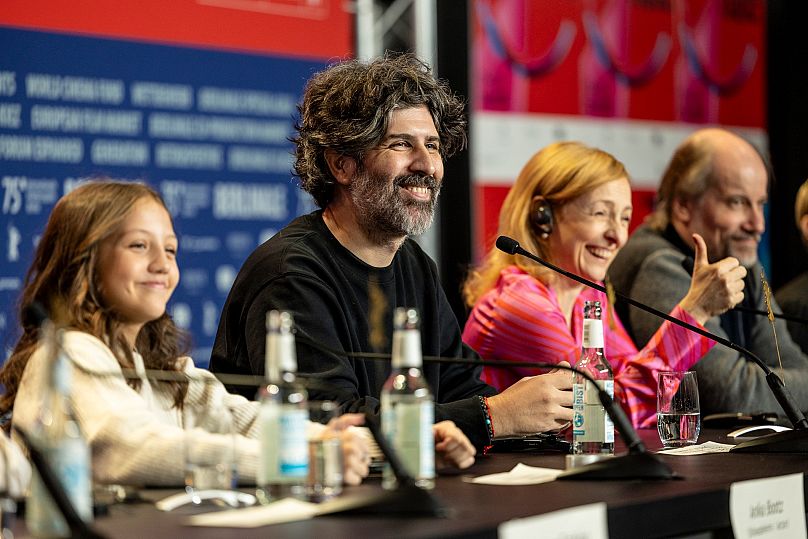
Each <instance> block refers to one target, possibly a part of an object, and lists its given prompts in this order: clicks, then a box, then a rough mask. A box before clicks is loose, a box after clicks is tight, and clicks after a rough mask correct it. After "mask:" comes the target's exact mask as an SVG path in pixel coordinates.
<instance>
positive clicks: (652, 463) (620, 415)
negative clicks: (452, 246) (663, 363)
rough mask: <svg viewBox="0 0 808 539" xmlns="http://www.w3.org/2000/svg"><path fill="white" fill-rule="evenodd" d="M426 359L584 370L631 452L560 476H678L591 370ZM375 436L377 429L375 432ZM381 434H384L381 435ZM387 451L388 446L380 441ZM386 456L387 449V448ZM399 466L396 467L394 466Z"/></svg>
mask: <svg viewBox="0 0 808 539" xmlns="http://www.w3.org/2000/svg"><path fill="white" fill-rule="evenodd" d="M295 338H296V340H298V341H299V342H301V343H304V344H306V345H308V346H311V347H312V348H314V349H316V350H319V351H320V352H323V353H326V354H332V355H338V356H347V357H352V358H355V359H363V360H374V361H390V354H380V353H373V352H346V351H344V350H335V349H333V348H331V347H329V346H325V345H323V344H322V343H319V342H317V341H315V340H313V339H309V338H308V337H305V336H302V335H297V336H296V337H295ZM423 361H424V363H459V364H462V365H472V366H475V367H476V366H484V367H494V368H505V367H523V368H524V367H531V368H536V369H562V370H566V371H570V372H574V373H576V374H580V375H581V376H583V377H584V378H586V379H587V380H589V381H590V382H592V383H593V384H595V387H597V388H598V399H600V402H601V404H602V405H603V408H604V410H605V411H606V413H607V414H608V415H609V417H610V418H611V420H612V423H614V428H615V429H616V430H617V432H619V433H620V434H621V435H622V436H623V439H624V441H625V444H626V448H627V449H628V454H627V455H623V456H620V457H614V458H608V459H604V460H602V461H598V462H595V463H592V464H588V465H586V466H581V467H577V468H574V469H571V470H567V471H565V472H564V473H562V474H561V475H559V476H558V479H568V480H598V479H674V478H676V477H677V476H676V474H675V473H674V472H673V470H671V468H670V467H669V466H668V465H667V464H665V463H664V462H663V461H662V460H661V459H660V458H659V457H657V456H656V455H654V454H652V453H649V452H648V450H647V449H646V447H645V444H644V443H643V442H642V440H641V439H640V437H639V435H638V434H637V431H636V430H634V427H633V426H632V425H631V421H629V419H628V417H626V413H625V412H624V411H623V409H622V408H621V407H620V406H619V405H617V403H615V402H614V399H612V397H611V396H610V395H609V394H608V393H607V392H606V391H605V390H604V389H603V388H601V387H600V385H599V384H597V383H596V382H595V379H594V378H593V377H592V375H591V374H589V373H588V372H585V371H581V370H578V369H576V368H575V367H569V366H566V365H557V364H555V363H541V362H536V361H488V360H484V359H466V358H455V357H438V356H423ZM374 436H375V433H374ZM380 437H381V436H380ZM380 448H381V449H382V450H383V451H384V448H383V447H382V446H381V445H380ZM385 456H387V455H386V452H385ZM394 470H395V469H394Z"/></svg>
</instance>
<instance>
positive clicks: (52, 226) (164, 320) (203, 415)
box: [0, 181, 369, 485]
mask: <svg viewBox="0 0 808 539" xmlns="http://www.w3.org/2000/svg"><path fill="white" fill-rule="evenodd" d="M177 243H178V242H177V237H176V234H175V233H174V227H173V225H172V221H171V217H170V216H169V213H168V210H167V209H166V207H165V204H164V203H163V201H162V199H161V198H160V196H159V195H158V194H157V193H155V192H154V191H153V190H152V189H150V188H149V187H147V186H145V185H141V184H137V183H123V182H112V181H104V182H92V183H87V184H84V185H82V186H80V187H78V188H77V189H75V190H74V191H72V192H71V193H70V194H68V195H66V196H64V197H63V198H62V199H61V200H60V201H59V202H58V203H57V204H56V206H55V207H54V209H53V212H52V213H51V216H50V219H49V220H48V224H47V227H46V229H45V232H44V234H43V235H42V239H41V240H40V242H39V245H38V246H37V249H36V253H35V255H34V261H33V264H32V265H31V268H30V269H29V271H28V275H27V277H26V285H25V289H24V290H23V294H22V301H21V305H22V306H27V305H30V304H32V303H34V302H38V303H39V304H41V305H43V306H44V307H45V308H46V309H47V310H48V312H49V313H50V316H51V318H52V319H53V321H54V323H55V324H56V325H57V326H59V327H64V328H66V331H65V332H64V335H63V349H64V352H65V354H66V356H67V357H68V358H69V362H68V363H69V365H70V367H71V368H70V371H71V372H70V378H71V391H70V399H71V401H72V404H73V407H74V410H75V412H76V415H77V419H78V421H79V423H80V425H81V427H82V430H83V432H84V435H85V436H86V437H87V441H88V443H89V445H90V447H91V450H92V469H93V477H94V479H95V480H96V481H98V482H105V483H122V484H134V485H144V484H147V485H180V484H182V482H183V468H184V459H183V443H185V440H186V437H187V436H188V434H187V433H186V432H185V430H184V429H183V425H184V424H185V423H186V422H187V421H188V420H189V419H192V420H193V424H194V426H195V427H201V428H195V429H194V430H193V431H192V436H193V443H194V446H195V448H196V449H197V450H198V452H199V453H200V454H204V455H207V456H209V457H210V459H211V460H213V459H216V458H217V456H218V455H221V454H224V453H225V452H227V451H229V450H230V448H231V447H232V443H233V439H232V437H231V436H229V435H227V436H225V435H223V434H217V431H218V432H221V431H222V430H223V428H224V427H223V426H222V423H223V421H222V420H221V417H222V415H223V414H222V410H223V409H226V410H227V411H228V412H229V414H230V416H231V417H232V422H233V424H234V425H235V428H234V430H235V431H236V432H237V435H236V445H237V448H236V449H237V454H238V468H239V474H240V476H241V477H242V478H245V479H246V480H248V481H249V480H254V479H255V475H256V467H257V457H258V454H259V444H258V441H257V440H256V439H255V438H256V436H257V428H258V425H257V421H256V416H257V412H258V404H257V403H256V402H251V401H248V400H246V399H244V398H243V397H240V396H236V395H231V394H229V393H227V391H226V390H225V389H224V387H223V386H222V384H221V383H219V382H218V380H216V379H215V378H214V377H213V375H212V374H210V373H209V372H208V371H205V370H201V369H197V368H195V367H194V364H193V361H192V360H191V359H190V358H189V357H187V356H185V355H184V352H185V344H186V343H185V339H184V338H183V334H182V332H181V331H180V330H179V329H178V328H177V327H176V326H175V325H174V322H173V321H172V320H171V317H169V316H168V314H166V303H167V302H168V300H169V298H170V297H171V294H172V292H173V291H174V289H175V288H176V286H177V283H178V281H179V270H178V268H177V260H176V256H177ZM47 367H48V365H47V358H46V353H45V350H44V347H43V346H41V345H40V342H39V340H38V328H36V327H34V326H33V325H32V324H26V323H24V324H23V335H22V336H21V337H20V339H19V341H18V342H17V345H16V346H15V348H14V352H13V353H12V355H11V357H10V358H9V359H8V361H7V362H6V363H5V365H4V366H3V369H2V371H0V382H1V383H2V384H3V385H4V386H5V389H6V392H5V394H4V395H3V396H2V399H0V412H2V413H6V412H10V411H12V410H13V416H12V422H13V423H14V424H15V425H18V426H20V427H22V428H23V429H24V430H26V431H30V429H31V428H32V427H33V426H34V422H35V420H36V416H37V412H38V409H39V406H40V403H41V398H42V395H41V388H42V387H44V384H45V377H46V376H47V374H48V373H47ZM122 369H134V370H135V372H137V373H138V376H139V378H137V379H128V380H127V379H126V378H124V376H123V373H122ZM145 369H154V370H161V371H169V372H174V373H177V374H184V375H187V380H186V379H184V378H183V377H180V378H179V379H180V380H181V381H149V380H148V379H147V377H146V373H145ZM361 421H362V417H361V416H359V415H356V414H348V415H345V416H343V417H342V418H340V425H332V426H330V427H329V428H331V429H340V428H343V427H344V426H347V425H348V424H358V423H361ZM340 436H341V437H342V441H343V451H344V457H345V458H344V463H345V470H344V471H345V473H344V478H345V482H346V483H349V484H358V483H360V482H361V480H362V477H364V476H366V475H367V472H368V463H369V459H368V450H367V446H366V444H365V442H364V441H363V440H362V439H361V438H360V437H359V436H358V435H356V434H354V432H353V431H352V430H350V429H348V430H342V431H341V433H340Z"/></svg>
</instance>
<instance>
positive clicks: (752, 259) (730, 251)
mask: <svg viewBox="0 0 808 539" xmlns="http://www.w3.org/2000/svg"><path fill="white" fill-rule="evenodd" d="M751 237H753V238H754V239H755V242H756V243H755V248H754V249H753V250H750V249H748V248H737V249H736V248H735V246H734V245H733V241H732V239H730V240H727V242H726V245H725V252H726V255H725V256H734V257H735V258H737V259H738V262H740V263H741V266H744V267H746V268H751V267H752V266H754V265H755V264H756V263H757V261H758V254H757V251H758V247H759V245H760V236H758V235H753V236H751ZM747 238H749V237H748V236H747Z"/></svg>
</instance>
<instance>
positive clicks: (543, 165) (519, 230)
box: [463, 141, 628, 306]
mask: <svg viewBox="0 0 808 539" xmlns="http://www.w3.org/2000/svg"><path fill="white" fill-rule="evenodd" d="M620 178H626V179H628V173H627V172H626V168H625V167H624V166H623V163H621V162H620V161H618V160H617V159H615V158H614V157H613V156H612V155H611V154H609V153H607V152H604V151H603V150H599V149H597V148H592V147H590V146H586V145H585V144H583V143H581V142H575V141H568V142H556V143H554V144H550V145H549V146H547V147H545V148H543V149H542V150H541V151H539V152H538V153H536V154H534V155H533V157H531V158H530V160H528V162H527V163H526V164H525V166H524V167H523V168H522V171H521V172H520V173H519V176H518V177H517V178H516V182H515V183H514V184H513V186H512V187H511V190H510V191H509V192H508V196H507V197H506V198H505V202H504V203H503V205H502V209H501V210H500V212H499V229H498V231H497V235H498V236H499V235H504V236H510V237H511V238H513V239H515V240H516V241H518V242H519V244H520V245H521V246H522V247H524V248H525V249H526V250H528V251H530V252H533V253H536V254H537V255H538V256H540V257H541V258H543V259H544V260H547V261H549V262H553V254H552V253H551V252H550V250H549V242H548V241H547V240H546V239H542V238H541V237H540V236H539V235H538V234H537V233H536V230H535V228H534V226H533V224H532V220H531V216H530V211H531V207H532V201H533V198H534V197H536V196H540V197H543V198H544V199H545V200H546V201H547V203H549V205H550V207H551V209H552V211H553V214H554V216H555V215H558V211H559V210H560V209H561V208H562V207H563V206H564V205H565V204H567V203H569V202H570V201H572V200H573V199H575V198H577V197H579V196H581V195H583V194H584V193H587V192H589V191H591V190H592V189H595V188H596V187H599V186H600V185H603V184H605V183H608V182H610V181H613V180H618V179H620ZM508 266H517V267H519V268H521V269H522V270H524V271H525V272H527V273H529V274H530V275H532V276H534V277H535V278H536V279H539V280H540V281H542V282H544V283H548V284H549V283H550V282H551V280H552V279H553V276H554V274H553V273H552V271H551V270H549V269H547V268H545V267H544V266H541V265H539V264H537V263H535V262H532V261H530V260H528V259H527V258H525V257H522V256H517V255H510V254H507V253H505V252H503V251H500V250H499V249H497V248H496V247H494V248H493V249H491V250H490V251H489V252H488V253H487V254H486V256H485V258H484V259H483V261H482V263H481V264H480V265H479V266H477V267H476V268H473V269H472V270H471V271H470V272H469V276H468V278H467V279H466V282H465V284H464V285H463V297H464V299H465V301H466V304H467V305H468V306H473V305H474V304H475V303H476V302H477V300H479V299H480V297H481V296H482V295H483V294H485V293H486V292H488V291H489V290H490V289H491V288H493V287H494V285H495V284H496V282H497V279H498V278H499V274H500V272H501V271H502V270H503V269H505V268H506V267H508Z"/></svg>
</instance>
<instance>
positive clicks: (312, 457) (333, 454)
mask: <svg viewBox="0 0 808 539" xmlns="http://www.w3.org/2000/svg"><path fill="white" fill-rule="evenodd" d="M338 416H339V407H338V406H337V405H336V403H334V402H332V401H309V417H310V418H311V420H312V421H313V422H315V423H322V424H323V425H326V424H328V423H329V421H331V420H332V419H335V418H337V417H338ZM340 492H342V441H341V440H340V437H339V433H338V432H336V431H332V430H326V429H310V435H309V476H308V478H307V480H306V493H307V495H308V499H309V501H312V502H321V501H324V500H327V499H329V498H332V497H334V496H336V495H338V494H339V493H340Z"/></svg>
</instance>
